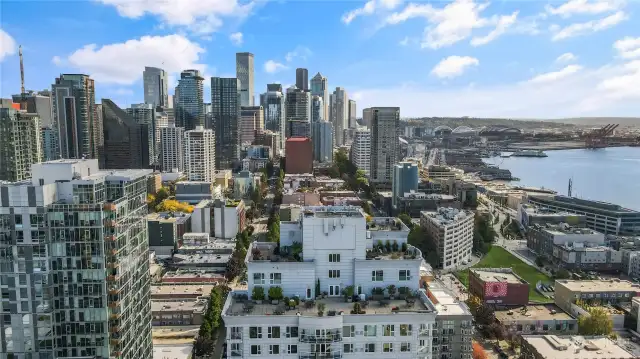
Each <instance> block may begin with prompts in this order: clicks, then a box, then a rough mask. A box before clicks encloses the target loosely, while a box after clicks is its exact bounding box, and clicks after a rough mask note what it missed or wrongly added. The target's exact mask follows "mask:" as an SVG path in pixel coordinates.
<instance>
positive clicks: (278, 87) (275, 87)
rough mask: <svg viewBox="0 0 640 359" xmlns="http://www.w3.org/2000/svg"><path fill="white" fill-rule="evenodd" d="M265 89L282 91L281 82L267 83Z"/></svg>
mask: <svg viewBox="0 0 640 359" xmlns="http://www.w3.org/2000/svg"><path fill="white" fill-rule="evenodd" d="M267 91H277V92H283V91H282V84H267Z"/></svg>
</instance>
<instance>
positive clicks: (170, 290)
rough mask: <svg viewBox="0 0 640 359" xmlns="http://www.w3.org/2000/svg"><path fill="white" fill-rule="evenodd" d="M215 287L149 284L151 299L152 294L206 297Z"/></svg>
mask: <svg viewBox="0 0 640 359" xmlns="http://www.w3.org/2000/svg"><path fill="white" fill-rule="evenodd" d="M213 288H215V285H152V286H151V299H153V296H154V295H156V296H165V295H176V296H180V295H185V296H196V295H197V296H202V297H208V296H210V295H211V290H212V289H213Z"/></svg>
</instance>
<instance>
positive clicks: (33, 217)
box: [0, 159, 152, 359]
mask: <svg viewBox="0 0 640 359" xmlns="http://www.w3.org/2000/svg"><path fill="white" fill-rule="evenodd" d="M31 173H32V179H31V181H29V182H24V181H23V182H15V183H2V184H0V199H1V200H0V239H1V240H2V243H3V246H2V247H3V248H1V249H0V269H1V270H0V279H1V282H2V283H6V284H3V285H2V292H3V293H4V294H3V298H2V308H3V320H2V321H0V329H1V332H2V333H3V334H2V353H3V354H0V355H2V356H3V357H7V358H10V357H13V358H40V359H43V358H122V359H138V358H151V357H152V340H151V305H150V276H149V250H148V243H149V239H148V235H147V223H146V214H147V204H146V195H147V193H146V192H147V191H146V189H147V177H148V176H149V175H150V174H151V171H150V170H139V169H128V170H123V171H109V172H103V171H100V170H99V169H98V160H95V159H90V160H68V159H65V160H56V161H51V162H45V163H38V164H34V165H33V166H32V170H31Z"/></svg>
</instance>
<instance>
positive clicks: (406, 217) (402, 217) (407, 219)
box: [398, 213, 413, 228]
mask: <svg viewBox="0 0 640 359" xmlns="http://www.w3.org/2000/svg"><path fill="white" fill-rule="evenodd" d="M398 218H399V219H400V220H401V221H402V223H404V224H405V225H406V226H407V227H409V228H413V222H411V217H409V215H408V214H406V213H400V214H399V215H398Z"/></svg>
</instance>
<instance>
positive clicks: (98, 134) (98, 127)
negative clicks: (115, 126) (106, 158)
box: [93, 103, 104, 159]
mask: <svg viewBox="0 0 640 359" xmlns="http://www.w3.org/2000/svg"><path fill="white" fill-rule="evenodd" d="M93 119H94V123H95V126H93V134H94V138H95V139H96V146H97V147H98V157H97V158H98V159H100V156H102V154H101V153H100V149H101V148H102V147H104V121H102V104H99V103H97V104H95V105H94V106H93Z"/></svg>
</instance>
